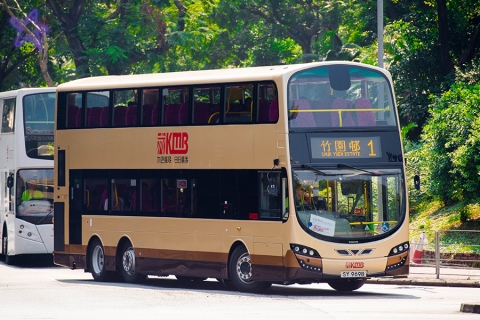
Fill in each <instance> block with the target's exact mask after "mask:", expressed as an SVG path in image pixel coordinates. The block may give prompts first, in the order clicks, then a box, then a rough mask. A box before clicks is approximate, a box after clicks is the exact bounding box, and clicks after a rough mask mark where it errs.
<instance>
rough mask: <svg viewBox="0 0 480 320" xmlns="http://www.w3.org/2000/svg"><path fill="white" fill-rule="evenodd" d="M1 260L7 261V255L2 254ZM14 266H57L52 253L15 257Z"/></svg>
mask: <svg viewBox="0 0 480 320" xmlns="http://www.w3.org/2000/svg"><path fill="white" fill-rule="evenodd" d="M0 261H1V262H2V263H5V256H0ZM12 266H15V267H20V268H51V267H55V264H54V263H53V255H51V254H22V255H18V256H15V257H13V263H12Z"/></svg>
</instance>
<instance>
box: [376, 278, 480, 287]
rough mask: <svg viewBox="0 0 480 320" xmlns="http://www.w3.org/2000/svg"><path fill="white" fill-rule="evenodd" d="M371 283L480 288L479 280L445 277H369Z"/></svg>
mask: <svg viewBox="0 0 480 320" xmlns="http://www.w3.org/2000/svg"><path fill="white" fill-rule="evenodd" d="M367 283H370V284H391V285H403V286H432V287H470V288H480V281H477V280H444V279H369V280H367Z"/></svg>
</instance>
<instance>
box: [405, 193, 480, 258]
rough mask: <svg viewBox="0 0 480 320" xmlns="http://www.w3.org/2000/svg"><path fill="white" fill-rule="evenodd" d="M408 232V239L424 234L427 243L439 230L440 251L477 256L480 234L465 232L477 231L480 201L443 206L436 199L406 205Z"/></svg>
mask: <svg viewBox="0 0 480 320" xmlns="http://www.w3.org/2000/svg"><path fill="white" fill-rule="evenodd" d="M410 229H411V233H410V238H411V239H418V238H419V235H420V233H421V232H425V233H426V235H427V239H428V240H429V241H428V242H429V243H430V244H433V243H434V238H435V231H439V236H440V241H439V242H440V245H441V252H452V253H461V252H468V253H480V232H468V231H467V230H477V231H480V202H475V203H456V204H454V205H451V206H445V205H444V204H443V202H441V201H439V200H433V199H430V198H423V199H420V200H419V201H418V202H417V203H411V204H410ZM412 241H413V240H412ZM431 246H432V245H429V246H428V247H431ZM428 249H431V248H428Z"/></svg>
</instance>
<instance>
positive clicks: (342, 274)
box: [340, 271, 367, 278]
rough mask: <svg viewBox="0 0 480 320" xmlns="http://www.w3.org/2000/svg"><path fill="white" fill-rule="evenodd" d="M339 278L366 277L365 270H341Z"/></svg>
mask: <svg viewBox="0 0 480 320" xmlns="http://www.w3.org/2000/svg"><path fill="white" fill-rule="evenodd" d="M340 277H341V278H366V277H367V271H342V272H340Z"/></svg>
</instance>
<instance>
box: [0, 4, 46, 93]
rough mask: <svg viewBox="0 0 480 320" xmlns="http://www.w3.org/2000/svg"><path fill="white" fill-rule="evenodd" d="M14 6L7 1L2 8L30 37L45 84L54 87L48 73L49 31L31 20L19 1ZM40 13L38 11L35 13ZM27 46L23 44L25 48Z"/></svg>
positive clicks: (20, 29)
mask: <svg viewBox="0 0 480 320" xmlns="http://www.w3.org/2000/svg"><path fill="white" fill-rule="evenodd" d="M13 2H14V3H13V4H9V3H7V1H6V0H2V7H3V10H5V11H6V12H7V13H8V15H9V16H10V20H9V21H11V22H13V24H14V25H15V26H16V27H17V28H18V29H19V31H21V32H22V33H25V35H26V36H28V37H29V41H28V42H30V43H31V44H33V46H30V47H31V48H32V50H36V51H37V57H38V65H39V67H40V71H41V73H42V76H43V78H44V79H45V82H46V83H47V85H48V86H49V87H53V86H54V84H53V80H52V78H51V77H50V73H49V72H48V52H49V48H48V41H47V30H46V28H45V26H44V25H43V24H40V23H39V22H38V21H35V20H34V19H32V18H30V16H29V15H27V13H26V10H25V9H24V8H22V7H21V6H20V5H19V3H18V2H17V1H13ZM35 12H38V11H35ZM25 45H27V46H28V43H26V44H23V46H25Z"/></svg>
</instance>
